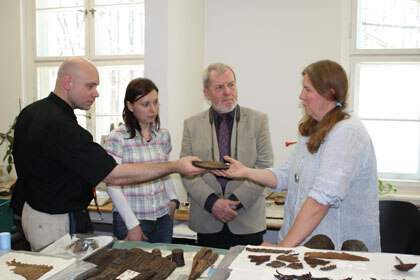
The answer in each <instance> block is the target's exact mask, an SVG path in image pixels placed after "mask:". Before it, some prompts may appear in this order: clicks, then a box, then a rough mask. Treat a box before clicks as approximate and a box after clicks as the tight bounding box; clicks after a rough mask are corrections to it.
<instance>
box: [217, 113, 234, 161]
mask: <svg viewBox="0 0 420 280" xmlns="http://www.w3.org/2000/svg"><path fill="white" fill-rule="evenodd" d="M211 110H212V112H213V117H214V123H215V125H216V134H217V139H219V128H220V123H221V122H222V115H226V116H227V118H226V120H227V123H228V127H229V141H228V143H230V141H231V139H232V128H233V118H234V117H235V111H236V107H235V109H233V110H232V111H230V112H229V113H226V114H219V113H217V112H216V111H215V110H213V108H211ZM230 146H231V145H229V154H228V156H231V151H230ZM221 160H222V159H221Z"/></svg>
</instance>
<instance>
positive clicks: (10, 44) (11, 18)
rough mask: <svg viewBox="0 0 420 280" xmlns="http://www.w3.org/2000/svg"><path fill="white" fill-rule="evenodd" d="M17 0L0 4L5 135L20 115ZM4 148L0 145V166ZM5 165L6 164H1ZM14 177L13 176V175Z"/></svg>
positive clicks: (0, 102)
mask: <svg viewBox="0 0 420 280" xmlns="http://www.w3.org/2000/svg"><path fill="white" fill-rule="evenodd" d="M19 19H20V1H16V0H1V1H0V38H2V39H1V44H0V54H1V56H0V57H1V59H0V61H1V67H0V85H1V89H0V131H1V132H2V133H5V132H6V131H7V130H8V129H9V126H10V125H11V124H12V123H13V120H14V119H15V117H16V115H17V114H18V112H19V97H20V95H21V93H22V78H21V77H22V71H21V62H22V61H21V37H20V36H21V35H20V34H21V32H20V27H21V26H20V21H19ZM5 151H6V147H5V145H4V144H3V145H2V146H0V165H2V164H3V157H4V154H5ZM4 165H5V164H4ZM12 175H13V176H15V175H14V174H12Z"/></svg>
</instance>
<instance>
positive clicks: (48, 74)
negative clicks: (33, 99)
mask: <svg viewBox="0 0 420 280" xmlns="http://www.w3.org/2000/svg"><path fill="white" fill-rule="evenodd" d="M37 70H38V71H37V85H38V89H37V92H38V99H42V98H44V97H47V96H48V95H49V94H50V92H51V91H53V90H54V88H55V80H56V79H57V71H58V67H38V69H37Z"/></svg>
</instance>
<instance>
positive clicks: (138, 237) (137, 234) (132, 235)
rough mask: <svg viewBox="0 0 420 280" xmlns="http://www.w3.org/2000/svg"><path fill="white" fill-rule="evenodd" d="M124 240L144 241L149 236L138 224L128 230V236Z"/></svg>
mask: <svg viewBox="0 0 420 280" xmlns="http://www.w3.org/2000/svg"><path fill="white" fill-rule="evenodd" d="M124 240H127V241H143V240H147V236H146V235H144V233H143V231H142V230H141V228H140V225H137V226H135V227H133V228H132V229H129V230H128V232H127V236H126V237H125V239H124Z"/></svg>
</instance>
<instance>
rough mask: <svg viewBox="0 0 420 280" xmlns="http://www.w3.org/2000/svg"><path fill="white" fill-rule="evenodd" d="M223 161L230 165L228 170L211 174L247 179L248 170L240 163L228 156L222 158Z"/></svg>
mask: <svg viewBox="0 0 420 280" xmlns="http://www.w3.org/2000/svg"><path fill="white" fill-rule="evenodd" d="M223 159H224V160H226V161H227V162H229V163H230V166H229V169H225V170H222V169H216V170H212V172H213V174H215V175H217V176H222V177H227V178H247V176H248V168H247V167H245V166H244V165H243V164H242V163H240V162H239V161H237V160H234V159H233V158H231V157H228V156H224V158H223Z"/></svg>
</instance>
